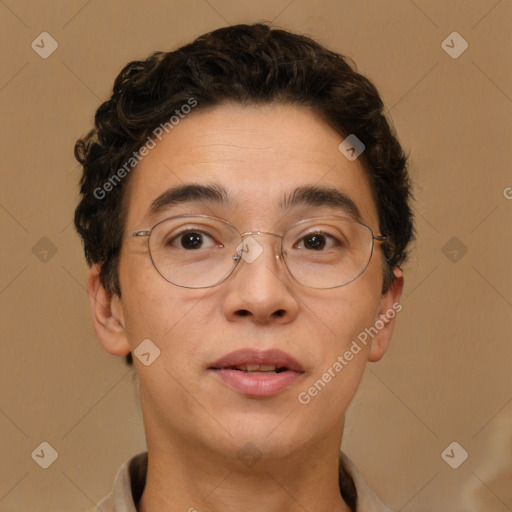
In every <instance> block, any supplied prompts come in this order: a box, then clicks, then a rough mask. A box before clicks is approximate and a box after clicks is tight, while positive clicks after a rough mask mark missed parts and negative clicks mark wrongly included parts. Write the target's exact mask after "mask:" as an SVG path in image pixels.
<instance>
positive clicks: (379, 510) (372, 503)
mask: <svg viewBox="0 0 512 512" xmlns="http://www.w3.org/2000/svg"><path fill="white" fill-rule="evenodd" d="M340 458H341V460H342V462H343V465H344V466H345V468H346V469H347V471H348V472H349V473H350V475H351V476H352V479H353V480H354V485H355V488H356V490H357V512H393V510H391V509H390V508H389V507H388V506H387V505H385V504H384V503H383V502H382V501H381V500H380V499H379V497H378V496H377V495H376V494H375V491H374V490H373V489H372V488H371V487H370V486H369V484H368V482H367V481H366V480H365V478H364V477H363V475H362V474H361V472H360V471H359V470H358V469H357V467H356V466H355V464H354V463H353V462H352V461H351V460H350V458H349V457H348V456H347V455H346V454H345V453H343V452H341V454H340Z"/></svg>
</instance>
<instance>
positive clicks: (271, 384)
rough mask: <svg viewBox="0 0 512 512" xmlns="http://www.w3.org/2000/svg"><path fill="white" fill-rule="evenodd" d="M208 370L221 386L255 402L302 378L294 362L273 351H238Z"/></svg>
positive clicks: (302, 372)
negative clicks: (216, 377)
mask: <svg viewBox="0 0 512 512" xmlns="http://www.w3.org/2000/svg"><path fill="white" fill-rule="evenodd" d="M208 369H209V370H210V371H212V372H213V373H214V374H215V375H216V376H218V377H219V378H220V379H221V381H222V382H223V383H224V384H227V385H228V386H229V387H231V388H234V389H235V390H236V391H238V392H239V393H241V394H243V395H247V396H250V397H256V398H264V397H270V396H273V395H276V394H278V393H280V392H281V391H283V390H285V389H286V388H288V387H290V386H291V385H292V384H294V383H295V382H296V381H297V380H298V379H299V378H300V377H301V376H302V375H303V374H304V369H303V368H302V366H301V365H300V363H299V362H298V361H297V360H296V359H294V358H293V357H292V356H290V355H289V354H286V353H285V352H282V351H281V350H276V349H273V350H266V351H256V350H252V349H242V350H237V351H235V352H231V353H230V354H227V355H225V356H224V357H222V358H220V359H219V360H217V361H215V362H214V363H213V364H211V365H210V366H209V368H208Z"/></svg>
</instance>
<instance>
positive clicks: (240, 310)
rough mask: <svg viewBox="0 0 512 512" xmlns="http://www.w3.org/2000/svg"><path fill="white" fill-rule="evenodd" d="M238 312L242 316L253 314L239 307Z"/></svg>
mask: <svg viewBox="0 0 512 512" xmlns="http://www.w3.org/2000/svg"><path fill="white" fill-rule="evenodd" d="M236 313H237V315H240V316H249V315H250V314H251V313H250V311H247V309H239V310H238V311H237V312H236Z"/></svg>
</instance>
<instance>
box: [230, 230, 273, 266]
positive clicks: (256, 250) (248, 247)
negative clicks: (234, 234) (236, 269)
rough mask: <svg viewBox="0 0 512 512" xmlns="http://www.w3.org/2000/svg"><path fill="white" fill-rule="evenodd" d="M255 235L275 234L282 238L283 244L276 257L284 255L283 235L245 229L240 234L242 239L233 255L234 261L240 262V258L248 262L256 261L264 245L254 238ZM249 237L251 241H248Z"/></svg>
mask: <svg viewBox="0 0 512 512" xmlns="http://www.w3.org/2000/svg"><path fill="white" fill-rule="evenodd" d="M253 236H273V237H276V238H280V239H281V245H280V246H279V251H278V252H277V253H276V255H275V256H276V259H280V258H281V257H282V255H283V248H282V240H283V235H278V234H277V233H271V232H270V231H245V232H244V233H241V234H240V237H241V239H242V241H241V242H240V244H239V245H238V247H237V248H236V252H235V254H234V255H233V261H235V262H236V263H238V262H239V261H240V260H242V259H243V260H244V261H245V262H246V263H252V262H253V261H255V260H256V259H257V258H258V257H259V256H260V255H261V254H262V253H263V247H262V246H261V245H260V244H259V243H258V242H257V241H256V240H255V239H254V238H252V237H253ZM247 237H249V240H252V241H249V242H247V241H246V238H247Z"/></svg>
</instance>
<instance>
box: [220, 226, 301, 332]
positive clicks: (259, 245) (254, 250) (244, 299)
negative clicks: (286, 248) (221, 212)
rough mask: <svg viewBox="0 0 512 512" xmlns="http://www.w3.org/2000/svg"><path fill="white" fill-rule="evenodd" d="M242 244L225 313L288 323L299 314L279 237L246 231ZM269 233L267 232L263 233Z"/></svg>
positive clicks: (236, 317) (231, 317) (230, 316)
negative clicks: (282, 256) (282, 258)
mask: <svg viewBox="0 0 512 512" xmlns="http://www.w3.org/2000/svg"><path fill="white" fill-rule="evenodd" d="M246 235H247V236H244V239H243V242H242V244H241V246H240V247H239V250H238V254H239V257H240V258H241V261H240V262H239V264H238V265H237V267H236V269H235V270H234V272H233V274H232V275H231V276H230V278H229V279H228V280H227V281H225V283H224V284H225V285H226V287H227V288H228V292H227V296H226V300H225V302H224V314H225V315H226V317H227V318H228V320H230V321H240V320H241V319H247V320H249V321H252V322H255V323H258V324H268V323H276V324H285V323H288V322H291V321H293V319H294V318H295V317H296V316H297V313H298V309H299V302H298V301H297V299H296V297H295V294H294V290H295V288H296V284H295V283H294V282H293V279H291V276H289V274H288V272H287V270H286V267H285V265H284V264H283V261H282V260H281V255H280V238H279V237H276V236H275V235H272V234H270V233H266V234H265V233H247V234H246ZM264 235H268V236H264Z"/></svg>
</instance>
